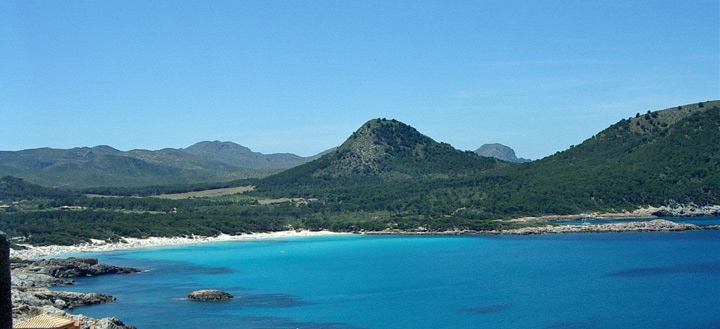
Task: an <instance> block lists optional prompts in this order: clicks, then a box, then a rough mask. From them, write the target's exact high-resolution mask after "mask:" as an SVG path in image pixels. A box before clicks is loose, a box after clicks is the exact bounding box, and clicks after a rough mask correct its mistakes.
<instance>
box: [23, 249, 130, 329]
mask: <svg viewBox="0 0 720 329" xmlns="http://www.w3.org/2000/svg"><path fill="white" fill-rule="evenodd" d="M137 272H140V270H138V269H134V268H123V267H117V266H112V265H106V264H99V263H98V261H97V259H94V258H68V259H49V260H38V261H22V262H14V263H11V279H12V281H11V292H12V301H13V308H12V317H13V322H14V323H20V322H22V321H25V320H27V319H29V318H31V317H33V316H36V315H39V314H50V315H57V316H61V317H65V318H68V319H74V320H79V321H81V322H82V327H83V328H84V329H86V328H90V326H95V328H97V329H131V328H135V327H133V326H127V325H125V324H124V323H123V322H122V321H120V320H118V319H116V318H102V319H94V318H89V317H87V316H84V315H82V314H70V313H68V311H71V310H72V309H73V308H74V307H77V306H87V305H95V304H102V303H112V302H113V301H115V297H113V296H110V295H104V294H98V293H87V294H86V293H79V292H66V291H55V290H50V289H48V288H50V287H55V286H65V285H71V284H74V281H73V279H72V278H76V277H83V276H98V275H108V274H128V273H137Z"/></svg>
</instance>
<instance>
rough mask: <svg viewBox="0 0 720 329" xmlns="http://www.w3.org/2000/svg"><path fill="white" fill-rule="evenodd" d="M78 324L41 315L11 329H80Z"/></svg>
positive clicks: (77, 322)
mask: <svg viewBox="0 0 720 329" xmlns="http://www.w3.org/2000/svg"><path fill="white" fill-rule="evenodd" d="M80 324H81V323H80V321H75V320H70V319H66V318H62V317H59V316H54V315H48V314H41V315H38V316H36V317H34V318H31V319H29V320H27V321H24V322H22V323H19V324H17V325H15V326H14V327H13V329H21V328H22V329H80Z"/></svg>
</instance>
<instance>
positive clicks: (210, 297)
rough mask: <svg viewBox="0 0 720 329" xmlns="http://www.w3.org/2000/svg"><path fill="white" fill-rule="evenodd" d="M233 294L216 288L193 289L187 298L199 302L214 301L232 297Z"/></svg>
mask: <svg viewBox="0 0 720 329" xmlns="http://www.w3.org/2000/svg"><path fill="white" fill-rule="evenodd" d="M232 298H233V295H231V294H228V293H226V292H224V291H221V290H217V289H205V290H197V291H193V292H191V293H190V295H188V299H189V300H194V301H200V302H214V301H221V300H229V299H232Z"/></svg>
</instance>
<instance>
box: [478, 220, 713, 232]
mask: <svg viewBox="0 0 720 329" xmlns="http://www.w3.org/2000/svg"><path fill="white" fill-rule="evenodd" d="M702 229H714V227H709V228H705V227H700V226H698V225H694V224H683V223H675V222H671V221H669V220H664V219H654V220H651V221H647V222H627V223H614V224H599V225H556V226H553V225H547V226H539V227H523V228H519V229H513V230H502V231H493V232H492V233H495V234H507V235H530V234H562V233H621V232H675V231H692V230H702Z"/></svg>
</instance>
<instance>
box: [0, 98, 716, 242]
mask: <svg viewBox="0 0 720 329" xmlns="http://www.w3.org/2000/svg"><path fill="white" fill-rule="evenodd" d="M719 106H720V102H718V101H713V102H703V103H696V104H691V105H683V106H678V107H674V108H671V109H666V110H662V111H655V112H648V113H643V114H640V113H638V114H636V115H635V116H633V117H631V118H628V119H623V120H621V121H619V122H618V123H616V124H614V125H612V126H610V127H609V128H607V129H605V130H603V131H601V132H599V133H598V134H596V135H595V136H593V137H592V138H590V139H588V140H586V141H584V142H583V143H581V144H580V145H577V146H574V147H571V148H570V149H568V150H565V151H562V152H558V153H556V154H554V155H552V156H549V157H546V158H544V159H540V160H537V161H533V162H530V163H509V162H504V161H500V160H497V159H494V158H486V157H481V156H478V155H476V154H474V153H472V152H463V151H459V150H456V149H454V148H453V147H451V146H450V145H448V144H444V143H438V142H435V141H434V140H432V139H431V138H429V137H427V136H425V135H423V134H421V133H420V132H418V131H417V130H415V129H414V128H412V127H411V126H408V125H406V124H403V123H401V122H398V121H395V120H385V119H373V120H371V121H368V122H367V123H366V124H364V125H363V126H362V127H360V128H359V129H358V130H357V131H356V132H355V133H353V134H352V135H351V136H350V137H349V138H348V139H347V141H346V142H345V143H343V144H342V145H341V146H340V147H339V148H338V149H337V150H336V151H334V152H331V153H329V154H325V155H324V156H322V157H320V158H318V159H316V160H314V161H312V162H309V163H306V164H303V165H300V166H298V167H295V168H292V169H290V170H286V171H284V172H281V173H279V174H276V175H273V176H270V177H267V178H264V179H255V180H237V181H232V182H226V183H222V184H220V185H218V186H215V185H176V186H166V187H159V186H158V187H144V188H137V189H136V191H135V193H133V188H126V189H123V190H122V191H121V192H122V194H123V195H136V197H124V196H123V197H118V196H116V197H87V196H84V195H81V194H77V193H71V192H64V191H58V190H53V189H45V188H42V187H39V186H36V185H31V184H27V183H25V182H23V181H22V180H18V179H15V178H9V177H8V178H4V179H3V180H2V181H1V182H4V183H3V184H5V185H2V184H0V193H2V194H1V195H2V196H3V198H0V201H3V202H5V203H8V202H13V203H12V204H13V206H12V209H11V210H12V211H8V210H4V211H0V230H2V231H6V232H8V233H9V234H11V235H12V236H16V237H25V238H26V239H28V241H30V242H34V243H74V242H78V241H84V240H87V239H89V238H102V239H117V238H119V237H121V236H134V237H146V236H173V235H189V234H201V235H214V234H220V233H229V234H235V233H240V232H250V231H253V232H258V231H276V230H285V229H299V228H304V229H312V230H318V229H330V230H335V231H362V230H370V231H380V230H387V229H392V230H401V231H429V232H437V231H446V230H479V231H480V230H491V229H498V228H508V227H512V226H514V225H517V224H514V223H512V222H508V221H503V219H510V218H516V217H523V216H539V215H562V214H581V213H587V212H614V211H623V210H633V209H637V208H638V207H642V206H647V205H654V206H660V205H671V204H675V203H681V204H687V203H695V204H698V205H711V204H720V107H719ZM250 185H252V186H254V187H255V189H254V190H253V191H250V192H246V193H244V194H237V195H226V196H220V197H213V198H207V197H206V198H194V199H192V198H190V199H184V200H165V199H159V198H154V197H139V196H146V195H153V194H156V193H162V192H169V191H172V192H182V191H185V190H198V189H202V188H210V187H231V186H250ZM248 190H252V188H249V189H248ZM113 191H116V192H117V191H118V190H117V189H107V190H106V192H113ZM62 206H73V207H71V208H70V209H68V207H62Z"/></svg>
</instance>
